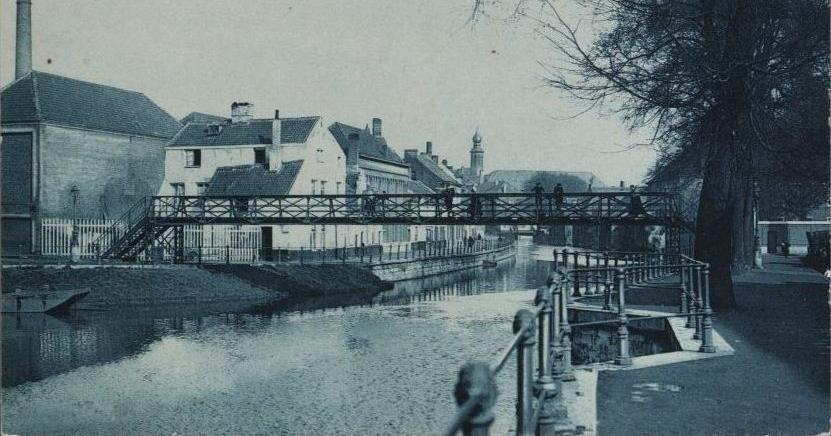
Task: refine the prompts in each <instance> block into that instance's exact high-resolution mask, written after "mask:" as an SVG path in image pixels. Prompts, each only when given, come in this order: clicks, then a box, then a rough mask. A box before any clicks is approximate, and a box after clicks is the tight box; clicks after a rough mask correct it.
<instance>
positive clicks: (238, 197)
mask: <svg viewBox="0 0 831 436" xmlns="http://www.w3.org/2000/svg"><path fill="white" fill-rule="evenodd" d="M536 195H537V194H535V193H533V192H504V193H503V192H481V193H480V192H476V193H473V192H457V193H455V194H453V197H452V198H472V197H477V198H499V197H506V198H528V199H534V198H536ZM674 195H677V194H675V193H673V192H664V191H647V192H635V193H632V192H617V191H593V192H565V193H564V194H563V198H569V197H575V198H590V197H603V198H609V197H624V198H626V197H634V196H639V197H670V198H671V197H673V196H674ZM445 196H446V194H444V193H441V192H439V193H430V194H410V193H400V194H389V193H387V194H381V193H378V194H286V195H265V196H263V195H154V196H153V198H159V199H161V198H180V199H206V200H217V199H219V200H229V199H236V200H251V199H254V198H274V199H277V198H280V199H288V198H291V199H306V198H325V199H336V198H354V199H361V198H439V199H443V198H446V197H445ZM541 196H542V197H543V198H552V199H553V198H555V195H554V194H553V193H551V192H543V193H542V194H541Z"/></svg>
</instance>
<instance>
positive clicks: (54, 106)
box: [0, 71, 483, 255]
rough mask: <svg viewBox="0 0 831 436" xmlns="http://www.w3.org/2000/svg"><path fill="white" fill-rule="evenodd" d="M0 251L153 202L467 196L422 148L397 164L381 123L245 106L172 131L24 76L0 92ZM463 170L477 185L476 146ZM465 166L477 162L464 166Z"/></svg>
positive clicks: (399, 234) (56, 83)
mask: <svg viewBox="0 0 831 436" xmlns="http://www.w3.org/2000/svg"><path fill="white" fill-rule="evenodd" d="M0 99H2V112H0V113H2V116H1V119H0V123H1V124H2V141H3V142H2V147H0V151H1V152H2V156H0V159H2V160H1V161H2V232H1V233H0V234H2V246H3V251H4V254H5V255H9V254H15V253H17V252H18V251H22V252H24V253H38V252H40V251H41V248H42V244H43V242H44V241H42V240H41V237H42V231H41V230H42V229H41V227H42V224H43V222H44V220H51V221H54V219H55V218H65V219H101V220H111V219H116V218H118V217H119V216H120V215H121V213H123V212H124V211H125V210H127V209H128V208H129V207H130V206H131V205H132V204H134V203H135V202H136V201H138V200H140V199H142V198H143V197H146V196H151V195H172V196H184V195H239V196H248V197H255V196H274V195H295V194H353V193H359V194H360V193H389V194H400V193H433V192H436V191H438V190H440V189H444V187H446V186H454V187H456V189H457V190H459V191H464V190H465V189H470V188H472V187H473V186H474V183H470V180H468V182H467V183H465V181H463V180H461V179H460V178H459V177H457V176H456V175H455V174H454V172H453V170H452V169H451V168H450V167H449V166H448V165H447V163H446V161H444V162H439V159H438V156H437V155H435V154H434V153H433V150H432V144H431V143H429V142H428V143H427V145H426V147H425V150H424V151H423V152H419V151H418V150H411V149H408V150H406V151H405V156H404V157H403V158H402V157H401V156H399V155H398V154H397V153H396V151H395V150H394V149H393V148H392V147H390V145H389V144H387V141H386V139H385V138H384V136H383V132H382V120H381V119H379V118H374V119H373V120H372V123H371V127H370V126H369V125H367V126H366V127H364V128H360V127H356V126H353V125H350V124H347V123H343V122H339V121H327V120H325V119H324V117H322V116H320V115H312V116H290V117H281V116H280V113H279V111H277V110H275V111H274V115H273V117H269V118H257V117H255V116H254V115H255V112H254V106H253V105H252V104H250V103H244V102H243V103H233V104H232V105H231V108H230V113H229V116H227V117H224V116H218V115H209V114H203V113H197V112H194V113H191V114H189V115H188V116H186V117H185V118H183V119H182V120H177V119H175V118H174V117H172V116H171V115H170V114H168V113H167V112H166V111H165V110H164V109H162V108H161V107H159V106H158V105H157V104H155V103H154V102H153V101H152V100H150V99H149V98H148V97H147V96H145V95H144V94H142V93H139V92H133V91H128V90H124V89H120V88H115V87H111V86H106V85H101V84H96V83H91V82H85V81H81V80H76V79H71V78H67V77H63V76H58V75H54V74H49V73H43V72H38V71H29V72H27V73H26V74H24V75H23V76H22V77H19V78H18V79H16V80H15V81H14V82H12V83H11V84H9V85H7V86H6V87H4V88H3V89H2V96H0ZM473 139H474V146H473V148H472V150H471V156H472V162H473V165H472V167H474V168H478V169H477V170H476V171H478V172H479V174H481V165H482V157H481V156H482V147H481V135H480V134H479V133H478V131H477V132H476V134H475V135H474V138H473ZM473 157H475V160H474V159H473ZM482 232H483V229H482V228H480V227H472V226H459V227H445V226H415V225H354V226H337V227H334V228H332V226H330V228H326V226H264V227H263V228H262V246H263V247H273V248H275V249H276V248H301V247H302V248H311V249H315V248H331V247H336V246H344V245H346V246H352V245H359V244H365V245H370V244H384V243H396V242H412V241H423V240H453V239H461V238H465V237H467V236H469V235H475V234H477V233H482Z"/></svg>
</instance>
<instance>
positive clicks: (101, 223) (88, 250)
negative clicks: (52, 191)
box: [40, 218, 115, 258]
mask: <svg viewBox="0 0 831 436" xmlns="http://www.w3.org/2000/svg"><path fill="white" fill-rule="evenodd" d="M114 223H115V220H91V219H77V220H75V225H76V226H77V228H78V247H79V248H80V252H81V257H84V258H94V257H95V256H96V255H97V253H96V249H95V246H94V243H95V242H96V240H97V239H98V237H99V236H101V234H102V233H103V232H104V231H105V230H106V229H107V228H109V227H110V226H112V225H113V224H114ZM71 248H72V220H70V219H63V218H44V219H43V221H41V228H40V250H41V254H43V255H44V256H67V257H68V256H70V255H71V254H72V253H71Z"/></svg>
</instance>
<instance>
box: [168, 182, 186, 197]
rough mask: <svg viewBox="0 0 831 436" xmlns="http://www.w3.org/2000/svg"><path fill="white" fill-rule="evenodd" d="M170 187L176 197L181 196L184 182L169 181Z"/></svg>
mask: <svg viewBox="0 0 831 436" xmlns="http://www.w3.org/2000/svg"><path fill="white" fill-rule="evenodd" d="M170 187H171V188H173V195H174V196H176V197H182V196H184V195H185V184H184V183H171V184H170Z"/></svg>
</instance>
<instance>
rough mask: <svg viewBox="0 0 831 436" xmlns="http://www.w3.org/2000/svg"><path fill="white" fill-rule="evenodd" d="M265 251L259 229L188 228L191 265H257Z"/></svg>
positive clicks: (187, 252) (186, 233)
mask: <svg viewBox="0 0 831 436" xmlns="http://www.w3.org/2000/svg"><path fill="white" fill-rule="evenodd" d="M261 248H262V237H261V235H260V227H258V226H229V225H224V226H185V261H187V262H199V261H201V262H204V263H215V262H226V261H227V262H230V263H248V262H257V261H259V260H260V252H261ZM200 254H201V257H200Z"/></svg>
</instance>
